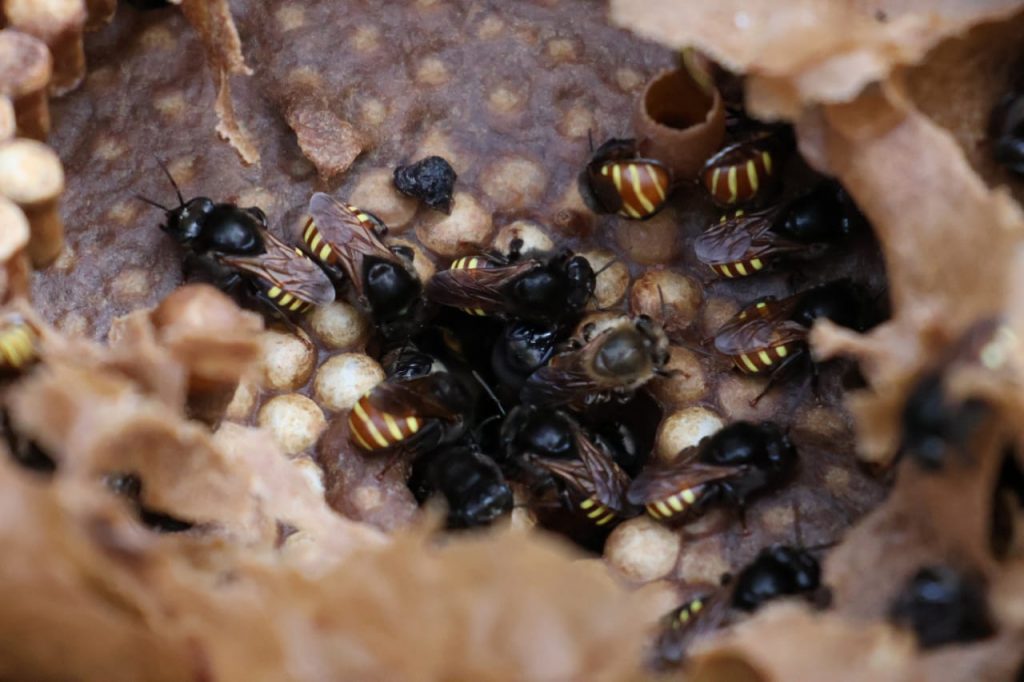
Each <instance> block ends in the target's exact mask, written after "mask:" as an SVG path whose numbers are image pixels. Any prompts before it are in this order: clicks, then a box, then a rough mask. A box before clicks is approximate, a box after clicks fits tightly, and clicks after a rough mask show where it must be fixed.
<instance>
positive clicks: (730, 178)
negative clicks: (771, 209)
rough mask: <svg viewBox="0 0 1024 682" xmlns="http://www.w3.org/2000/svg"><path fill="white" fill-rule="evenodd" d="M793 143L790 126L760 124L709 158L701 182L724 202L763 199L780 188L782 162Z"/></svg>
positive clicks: (744, 202)
mask: <svg viewBox="0 0 1024 682" xmlns="http://www.w3.org/2000/svg"><path fill="white" fill-rule="evenodd" d="M794 145H795V140H794V138H793V129H792V128H791V127H789V126H761V125H758V126H757V129H756V130H753V131H751V132H748V133H746V134H745V135H744V137H743V139H741V140H739V141H738V142H734V143H732V144H730V145H728V146H726V147H724V148H723V149H722V150H721V151H719V152H718V153H717V154H715V155H714V156H712V157H711V158H710V159H708V160H707V161H706V162H705V163H704V168H703V169H702V170H701V173H700V179H701V182H702V183H703V184H704V187H705V189H707V191H708V193H709V194H710V195H711V198H712V199H713V200H714V201H715V203H717V204H719V205H721V206H735V205H738V204H747V203H753V202H757V201H760V200H762V199H764V198H766V197H768V196H770V195H772V194H773V193H774V192H775V191H776V190H777V189H778V185H779V179H780V176H781V173H782V164H783V163H784V162H785V160H786V158H787V157H788V156H789V154H790V153H791V152H792V151H793V148H794Z"/></svg>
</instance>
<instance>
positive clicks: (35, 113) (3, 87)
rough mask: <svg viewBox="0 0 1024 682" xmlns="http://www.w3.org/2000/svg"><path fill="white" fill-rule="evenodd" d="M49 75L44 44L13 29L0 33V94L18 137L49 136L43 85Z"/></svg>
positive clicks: (47, 56)
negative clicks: (7, 104)
mask: <svg viewBox="0 0 1024 682" xmlns="http://www.w3.org/2000/svg"><path fill="white" fill-rule="evenodd" d="M52 73H53V59H52V58H51V57H50V52H49V51H48V50H47V49H46V44H45V43H43V42H42V41H41V40H39V39H37V38H35V37H33V36H30V35H28V34H27V33H22V32H20V31H16V30H14V29H10V28H5V29H3V30H0V93H2V94H3V95H4V96H5V97H7V98H9V99H10V102H11V104H12V106H13V109H14V117H15V122H16V126H17V134H18V135H22V136H24V137H31V138H33V139H36V140H45V139H46V136H47V135H49V133H50V106H49V102H48V99H47V97H48V94H47V86H48V85H49V84H50V77H51V76H52Z"/></svg>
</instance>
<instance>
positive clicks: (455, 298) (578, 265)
mask: <svg viewBox="0 0 1024 682" xmlns="http://www.w3.org/2000/svg"><path fill="white" fill-rule="evenodd" d="M520 248H522V241H520V240H514V241H513V242H512V248H511V251H510V253H509V255H508V256H507V257H505V256H502V255H500V254H491V255H488V256H466V257H464V258H459V259H457V260H456V261H455V262H453V263H452V265H451V267H450V268H448V269H447V270H443V271H441V272H439V273H437V274H436V275H434V277H433V278H431V280H430V282H428V283H427V288H426V296H427V298H428V299H429V300H430V301H432V302H433V303H437V304H439V305H446V306H454V307H456V308H459V309H461V310H462V311H464V312H466V313H469V314H470V315H478V316H481V317H483V316H491V315H495V316H503V317H512V318H516V319H520V320H529V321H534V322H557V321H560V320H562V319H564V318H566V317H572V316H575V315H578V314H579V313H580V312H582V311H583V308H584V307H585V306H586V305H587V302H588V301H589V300H590V297H591V296H592V295H593V293H594V284H595V281H596V277H595V275H594V271H593V269H591V267H590V263H589V262H588V261H587V259H586V258H584V257H583V256H574V255H573V254H572V252H571V251H568V250H565V249H563V250H561V251H558V252H555V253H552V254H544V253H532V254H529V255H523V254H521V253H520Z"/></svg>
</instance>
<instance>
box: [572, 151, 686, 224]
mask: <svg viewBox="0 0 1024 682" xmlns="http://www.w3.org/2000/svg"><path fill="white" fill-rule="evenodd" d="M671 193H672V172H671V171H670V170H669V168H668V166H666V165H665V164H663V163H661V162H660V161H658V160H656V159H648V158H643V157H642V156H641V155H640V153H639V152H638V150H637V143H636V140H623V139H614V138H613V139H611V140H608V141H607V142H605V143H604V144H602V145H601V146H600V147H598V148H597V151H595V152H594V153H593V155H592V156H591V157H590V161H589V162H588V163H587V167H586V168H585V169H584V171H583V173H582V174H581V175H580V194H581V195H582V196H583V199H584V201H586V202H587V205H588V206H590V208H591V209H592V210H593V211H594V212H596V213H616V214H618V215H619V216H621V217H623V218H630V219H632V220H647V219H648V218H650V217H651V216H653V215H655V214H657V213H658V211H660V210H661V209H662V208H664V207H665V203H666V202H667V201H668V197H669V195H670V194H671Z"/></svg>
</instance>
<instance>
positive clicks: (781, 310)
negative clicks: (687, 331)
mask: <svg viewBox="0 0 1024 682" xmlns="http://www.w3.org/2000/svg"><path fill="white" fill-rule="evenodd" d="M864 300H865V296H864V294H863V292H862V291H861V290H860V289H859V288H858V287H856V286H855V285H854V284H853V283H851V282H850V281H849V280H838V281H835V282H830V283H828V284H824V285H822V286H819V287H814V288H813V289H808V290H807V291H803V292H800V293H798V294H795V295H793V296H789V297H787V298H784V299H776V298H773V297H768V298H764V299H762V300H760V301H757V302H756V303H754V304H752V305H749V306H747V307H746V308H744V309H743V310H741V311H740V312H739V313H738V314H737V315H736V316H735V317H733V318H732V319H731V320H729V321H728V322H726V323H725V325H723V326H722V328H721V329H719V330H718V333H717V334H716V335H715V337H714V346H715V350H716V351H717V352H719V353H720V354H722V355H723V356H725V357H727V358H729V359H730V360H731V361H732V362H733V364H734V365H735V366H736V368H737V369H739V370H740V371H741V372H744V373H745V374H772V375H774V374H776V373H778V372H779V371H781V370H783V369H785V368H788V367H791V366H792V365H793V364H794V363H795V362H797V361H798V360H799V359H806V357H807V356H806V351H807V335H808V333H809V332H810V330H811V327H812V326H813V325H814V321H815V320H816V319H818V318H828V319H829V320H831V321H833V322H835V323H836V324H839V325H842V326H844V327H849V328H851V329H856V330H858V331H863V329H864V327H865V305H864Z"/></svg>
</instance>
